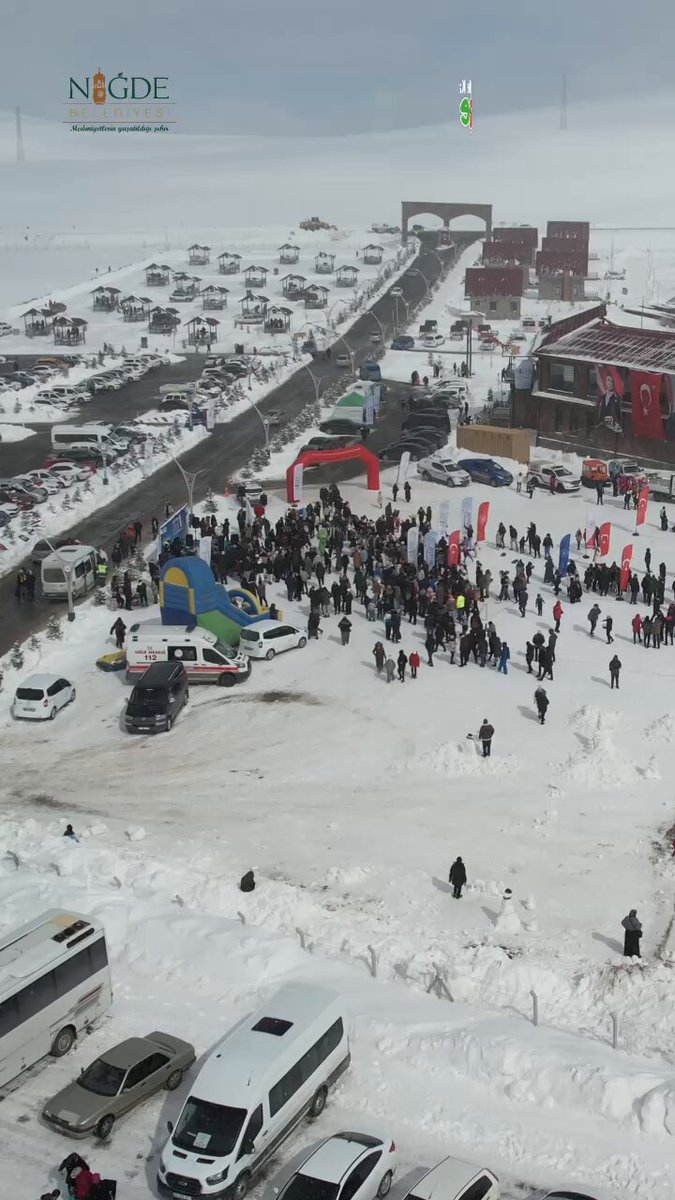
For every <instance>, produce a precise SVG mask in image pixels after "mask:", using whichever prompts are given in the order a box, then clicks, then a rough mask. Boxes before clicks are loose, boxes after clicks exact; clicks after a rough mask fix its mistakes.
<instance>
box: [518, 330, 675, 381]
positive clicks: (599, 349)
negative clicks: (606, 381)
mask: <svg viewBox="0 0 675 1200" xmlns="http://www.w3.org/2000/svg"><path fill="white" fill-rule="evenodd" d="M535 354H537V355H543V356H545V357H546V358H564V359H571V360H574V361H576V362H591V363H606V364H607V365H608V366H615V367H628V368H629V369H630V370H633V371H654V372H656V373H657V374H659V373H661V372H668V373H670V372H671V371H672V372H675V333H666V332H665V331H661V330H653V329H634V328H632V327H630V326H628V325H613V324H612V322H611V321H606V320H596V321H591V322H590V323H589V324H586V325H582V326H581V327H580V328H579V329H574V330H573V331H572V332H571V333H568V334H565V335H564V336H563V337H561V338H558V339H557V341H553V342H548V343H547V345H546V346H543V347H541V349H539V350H536V351H535Z"/></svg>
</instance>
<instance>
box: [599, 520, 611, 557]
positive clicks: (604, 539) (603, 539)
mask: <svg viewBox="0 0 675 1200" xmlns="http://www.w3.org/2000/svg"><path fill="white" fill-rule="evenodd" d="M598 545H599V547H600V556H601V557H602V558H606V557H607V555H608V554H609V551H610V548H611V545H612V526H611V522H610V521H605V523H604V525H601V526H600V529H599V532H598Z"/></svg>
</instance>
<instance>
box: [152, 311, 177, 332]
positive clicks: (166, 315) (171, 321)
mask: <svg viewBox="0 0 675 1200" xmlns="http://www.w3.org/2000/svg"><path fill="white" fill-rule="evenodd" d="M177 325H180V317H179V316H178V309H176V308H162V307H161V305H159V304H158V305H157V306H156V307H155V308H152V309H151V310H150V312H149V314H148V333H174V332H175V329H176V326H177Z"/></svg>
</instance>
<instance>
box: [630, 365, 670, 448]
mask: <svg viewBox="0 0 675 1200" xmlns="http://www.w3.org/2000/svg"><path fill="white" fill-rule="evenodd" d="M630 392H631V406H632V413H633V433H634V435H635V437H639V438H647V439H648V440H649V441H651V442H664V441H665V440H666V431H665V429H664V426H663V414H662V412H661V376H660V375H653V374H651V373H650V372H647V371H631V373H630Z"/></svg>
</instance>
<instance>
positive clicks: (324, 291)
mask: <svg viewBox="0 0 675 1200" xmlns="http://www.w3.org/2000/svg"><path fill="white" fill-rule="evenodd" d="M354 269H355V268H354ZM173 281H174V285H175V287H174V290H173V291H172V292H171V295H170V297H169V299H170V300H174V301H176V302H179V301H185V300H196V299H197V297H201V301H202V308H204V309H210V310H212V311H213V310H215V311H218V310H220V309H224V308H227V297H228V295H229V288H226V287H222V286H219V285H218V284H215V283H209V284H207V285H206V287H203V288H201V289H200V287H199V284H200V282H201V281H200V280H199V279H198V278H197V276H194V275H184V274H179V275H174V280H173ZM264 282H265V281H264V280H263V281H262V285H264ZM262 285H258V286H262ZM281 286H282V290H283V294H284V296H285V297H286V299H287V300H296V301H303V302H304V305H305V308H325V307H326V305H327V304H328V288H327V287H324V286H323V285H322V284H320V283H310V284H308V283H307V280H306V278H305V276H304V275H285V276H284V277H283V279H282V280H281ZM251 294H252V289H251V288H248V289H247V291H246V295H245V296H244V298H243V300H240V302H239V303H240V304H243V305H244V307H246V306H247V304H248V298H249V297H250V296H251ZM91 295H92V296H93V308H94V312H116V311H118V310H119V311H120V312H121V313H122V317H123V319H124V320H125V321H144V320H146V319H147V317H148V314H149V313H150V310H151V309H152V307H153V301H152V300H151V299H150V298H149V297H148V296H135V295H130V296H122V295H121V293H120V289H119V288H116V287H105V286H104V285H102V284H101V285H99V287H96V288H94V289H93V291H92V293H91ZM267 303H269V301H267ZM32 311H33V312H35V310H32Z"/></svg>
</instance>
